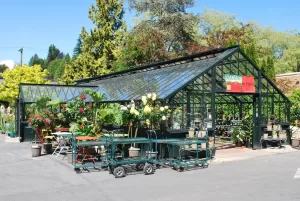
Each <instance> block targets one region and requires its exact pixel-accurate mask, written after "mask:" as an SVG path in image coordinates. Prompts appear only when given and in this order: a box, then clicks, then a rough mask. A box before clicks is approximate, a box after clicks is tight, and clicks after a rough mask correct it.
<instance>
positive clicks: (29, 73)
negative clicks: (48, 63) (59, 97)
mask: <svg viewBox="0 0 300 201" xmlns="http://www.w3.org/2000/svg"><path fill="white" fill-rule="evenodd" d="M47 75H48V71H47V70H43V69H42V68H41V66H39V65H35V66H27V65H23V66H22V67H20V66H16V67H15V68H13V69H12V70H6V71H4V73H0V76H2V77H3V83H1V84H0V99H1V100H6V101H8V102H10V103H12V104H14V102H15V100H16V99H17V97H18V95H19V86H20V83H34V84H46V83H47V80H46V79H45V77H46V76H47Z"/></svg>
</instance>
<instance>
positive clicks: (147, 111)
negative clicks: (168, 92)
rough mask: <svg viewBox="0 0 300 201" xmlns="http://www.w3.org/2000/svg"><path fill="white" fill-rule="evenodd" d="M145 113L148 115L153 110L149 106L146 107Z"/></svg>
mask: <svg viewBox="0 0 300 201" xmlns="http://www.w3.org/2000/svg"><path fill="white" fill-rule="evenodd" d="M144 112H145V113H146V114H148V113H150V112H151V108H150V107H149V106H148V105H146V106H145V108H144Z"/></svg>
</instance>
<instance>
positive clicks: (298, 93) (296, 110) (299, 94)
mask: <svg viewBox="0 0 300 201" xmlns="http://www.w3.org/2000/svg"><path fill="white" fill-rule="evenodd" d="M289 99H290V101H291V102H292V107H291V121H295V120H300V90H299V89H294V90H293V93H292V95H291V96H289Z"/></svg>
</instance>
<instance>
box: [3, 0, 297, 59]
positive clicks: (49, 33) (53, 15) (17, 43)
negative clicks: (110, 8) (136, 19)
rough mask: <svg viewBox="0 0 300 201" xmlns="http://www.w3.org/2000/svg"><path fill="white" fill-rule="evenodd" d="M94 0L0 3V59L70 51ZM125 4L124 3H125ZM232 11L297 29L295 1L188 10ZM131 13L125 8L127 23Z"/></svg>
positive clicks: (211, 1) (203, 1)
mask: <svg viewBox="0 0 300 201" xmlns="http://www.w3.org/2000/svg"><path fill="white" fill-rule="evenodd" d="M94 2H95V0H51V1H45V0H42V1H41V0H10V1H4V0H3V1H1V3H0V8H1V12H0V27H1V28H0V29H1V31H0V61H1V60H14V61H15V62H19V61H20V53H19V52H18V50H19V49H20V48H21V47H24V57H23V63H28V61H29V59H30V57H31V56H32V55H33V54H35V53H37V54H38V55H39V56H40V57H43V58H44V57H46V55H47V51H48V47H49V45H50V44H55V45H56V47H58V48H59V49H60V50H61V51H63V52H65V53H70V54H72V51H73V48H74V46H75V44H76V40H77V38H78V36H79V34H80V31H81V27H82V26H85V27H87V28H90V27H92V24H91V22H90V20H89V19H88V16H87V15H88V14H87V13H88V8H89V6H90V5H91V4H92V3H94ZM125 7H127V4H126V3H125ZM204 7H205V8H210V9H216V10H219V11H221V12H225V13H230V14H235V15H236V17H237V19H239V20H242V21H243V22H248V21H249V20H250V21H252V20H254V21H257V22H259V23H260V24H261V25H263V26H273V27H274V28H275V29H276V30H278V31H287V30H300V23H299V22H300V14H299V8H300V1H299V0H285V1H282V0H272V1H271V0H252V1H241V0H196V6H195V7H194V8H193V9H190V11H191V12H194V13H200V12H202V11H203V8H204ZM133 15H134V13H130V12H129V11H128V9H126V15H125V19H126V21H127V22H128V23H131V19H132V17H133Z"/></svg>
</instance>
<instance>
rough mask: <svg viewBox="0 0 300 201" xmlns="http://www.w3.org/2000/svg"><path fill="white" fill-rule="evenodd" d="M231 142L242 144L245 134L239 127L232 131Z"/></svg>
mask: <svg viewBox="0 0 300 201" xmlns="http://www.w3.org/2000/svg"><path fill="white" fill-rule="evenodd" d="M231 135H232V140H233V141H234V142H243V141H244V137H245V132H244V131H243V130H242V129H241V127H234V128H233V130H232V133H231Z"/></svg>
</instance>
